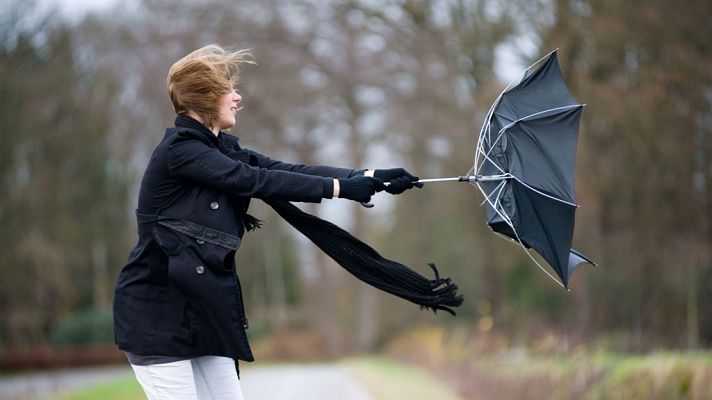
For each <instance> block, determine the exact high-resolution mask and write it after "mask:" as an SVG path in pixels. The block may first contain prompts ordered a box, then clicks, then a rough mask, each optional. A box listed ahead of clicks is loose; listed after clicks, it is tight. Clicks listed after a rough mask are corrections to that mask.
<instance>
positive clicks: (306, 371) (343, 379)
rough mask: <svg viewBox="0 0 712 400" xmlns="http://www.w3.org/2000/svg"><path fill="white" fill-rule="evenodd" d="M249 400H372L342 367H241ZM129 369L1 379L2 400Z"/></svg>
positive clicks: (43, 395) (42, 395)
mask: <svg viewBox="0 0 712 400" xmlns="http://www.w3.org/2000/svg"><path fill="white" fill-rule="evenodd" d="M240 367H241V368H240V369H241V374H240V378H241V385H242V391H243V394H244V395H245V398H246V400H258V399H259V400H263V399H264V400H307V399H309V400H319V399H340V400H373V399H374V397H373V396H372V395H371V394H370V393H369V392H368V390H367V389H366V387H365V386H364V385H363V384H362V383H361V382H359V381H358V380H357V379H356V378H355V377H354V376H353V375H352V374H351V373H349V371H348V370H347V369H346V368H344V367H343V366H341V365H339V364H284V365H273V366H260V365H244V363H242V364H240ZM132 375H133V372H132V371H131V368H130V367H129V366H128V365H127V366H119V367H102V368H81V369H65V370H56V371H51V372H35V373H27V374H19V375H15V376H6V377H0V399H2V400H29V399H48V398H51V395H52V394H55V393H59V392H65V391H70V390H77V389H80V388H83V387H87V386H91V385H96V384H100V383H103V382H110V381H112V380H117V379H121V378H124V377H127V376H132Z"/></svg>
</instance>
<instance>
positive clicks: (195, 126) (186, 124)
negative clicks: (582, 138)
mask: <svg viewBox="0 0 712 400" xmlns="http://www.w3.org/2000/svg"><path fill="white" fill-rule="evenodd" d="M175 125H176V128H189V129H192V130H195V131H198V132H200V133H202V134H204V135H205V136H207V137H209V138H210V140H211V142H212V143H215V144H217V143H218V142H219V141H220V136H221V135H222V134H223V133H222V132H218V135H217V136H215V134H214V133H213V132H211V131H210V129H208V128H207V127H206V126H205V125H203V124H201V123H200V122H198V121H197V120H196V119H194V118H192V117H189V116H187V115H185V114H178V115H176V119H175Z"/></svg>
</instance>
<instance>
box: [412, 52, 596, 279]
mask: <svg viewBox="0 0 712 400" xmlns="http://www.w3.org/2000/svg"><path fill="white" fill-rule="evenodd" d="M582 109H583V105H582V104H578V103H577V102H576V101H575V100H574V99H573V98H572V97H571V94H570V93H569V90H568V88H567V87H566V82H564V79H563V77H562V76H561V70H560V69H559V63H558V61H557V57H556V51H553V52H552V53H550V54H549V55H547V56H545V57H544V58H542V59H541V60H539V61H537V62H536V63H534V64H532V65H531V66H530V67H529V68H527V69H526V70H525V71H524V73H523V74H522V76H521V77H520V78H519V79H517V80H515V81H514V82H512V83H511V84H510V85H509V86H507V88H505V90H504V91H503V92H502V93H501V94H500V95H499V97H498V98H497V100H496V101H495V102H494V103H493V104H492V107H490V110H489V112H488V113H487V116H486V118H485V122H484V124H483V126H482V129H481V130H480V135H479V138H478V140H477V145H476V148H475V162H474V165H473V167H472V169H470V171H469V172H468V173H467V175H465V176H460V177H456V178H436V179H423V180H420V181H419V182H420V183H426V182H439V181H462V182H470V183H472V184H473V185H474V186H475V187H477V188H478V189H479V191H480V192H481V193H482V195H483V197H484V201H483V202H482V205H484V206H485V207H486V217H487V223H488V224H489V226H490V227H491V228H492V230H493V231H494V232H497V233H499V234H501V235H504V236H505V237H507V238H509V239H511V240H513V241H515V242H517V243H518V244H520V245H521V246H522V247H523V248H524V250H525V251H526V252H527V254H528V255H529V257H531V259H532V260H533V261H534V263H535V264H536V265H538V266H539V268H541V269H542V270H543V271H544V272H546V273H547V275H549V276H550V277H552V279H554V280H556V279H555V278H554V277H553V276H551V274H549V272H547V271H546V269H545V268H543V267H542V266H541V264H539V262H538V261H537V260H536V259H535V258H534V257H532V255H531V254H530V253H529V250H528V249H534V250H535V251H536V252H537V253H539V254H540V255H541V256H542V258H543V259H544V260H546V262H547V263H549V265H550V266H551V268H552V269H553V270H554V272H555V273H556V275H557V276H558V277H559V278H560V280H561V281H560V284H562V285H563V286H564V287H568V282H569V276H571V273H572V272H573V270H574V269H575V268H576V266H578V265H579V264H581V263H584V262H585V263H589V264H592V265H596V264H595V263H593V262H592V261H591V260H589V259H588V258H586V257H585V256H584V255H583V254H581V253H579V252H577V251H575V250H573V249H571V242H572V237H573V232H574V212H575V211H576V208H577V207H578V206H577V205H576V198H575V194H574V163H575V159H576V142H577V139H578V126H579V120H580V116H581V110H582ZM473 173H474V175H472V174H473ZM556 281H557V282H559V281H558V280H556Z"/></svg>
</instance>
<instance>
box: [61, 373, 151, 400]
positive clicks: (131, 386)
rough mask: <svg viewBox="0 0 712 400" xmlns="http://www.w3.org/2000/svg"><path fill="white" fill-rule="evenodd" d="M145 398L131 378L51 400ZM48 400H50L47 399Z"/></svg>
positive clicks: (128, 399) (126, 399) (127, 399)
mask: <svg viewBox="0 0 712 400" xmlns="http://www.w3.org/2000/svg"><path fill="white" fill-rule="evenodd" d="M145 398H146V396H145V395H144V394H143V390H141V386H140V385H139V384H138V382H137V381H136V378H134V377H133V376H128V377H126V378H121V379H120V380H116V381H113V382H109V383H103V384H100V385H95V386H91V387H89V388H87V389H82V390H79V391H76V392H71V393H67V394H64V395H61V396H58V397H53V398H51V400H97V399H101V400H144V399H145ZM47 400H50V399H47Z"/></svg>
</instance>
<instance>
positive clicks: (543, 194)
mask: <svg viewBox="0 0 712 400" xmlns="http://www.w3.org/2000/svg"><path fill="white" fill-rule="evenodd" d="M510 175H511V174H510ZM512 178H514V179H515V180H516V181H517V182H519V183H521V184H522V185H524V187H526V188H527V189H529V190H531V191H533V192H536V193H538V194H540V195H542V196H544V197H548V198H550V199H552V200H556V201H558V202H561V203H564V204H567V205H570V206H572V207H576V208H578V207H579V205H578V204H574V203H571V202H568V201H566V200H562V199H560V198H558V197H554V196H552V195H550V194H546V193H544V192H542V191H541V190H538V189H536V188H534V187H532V186H530V185H528V184H527V183H525V182H524V181H523V180H521V179H519V178H518V177H517V176H515V175H512Z"/></svg>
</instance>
